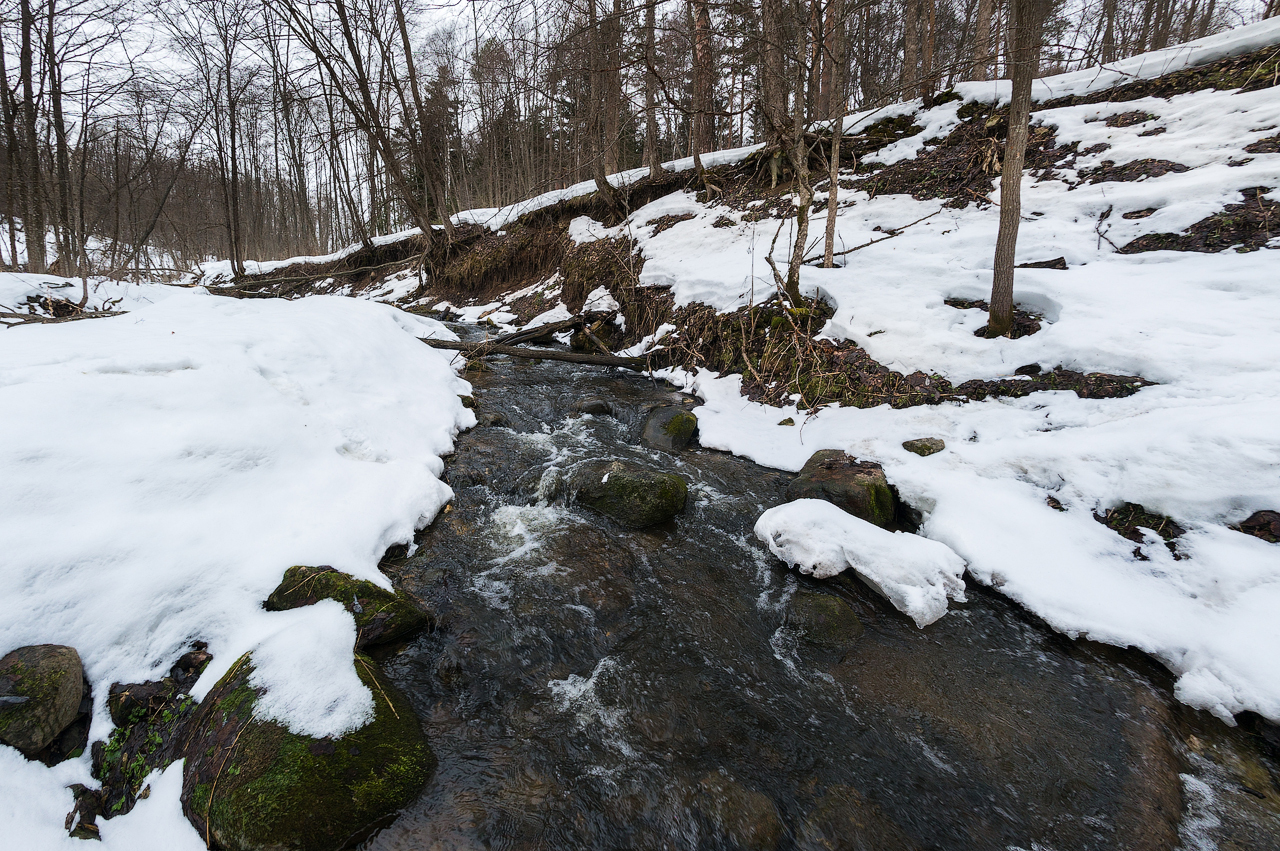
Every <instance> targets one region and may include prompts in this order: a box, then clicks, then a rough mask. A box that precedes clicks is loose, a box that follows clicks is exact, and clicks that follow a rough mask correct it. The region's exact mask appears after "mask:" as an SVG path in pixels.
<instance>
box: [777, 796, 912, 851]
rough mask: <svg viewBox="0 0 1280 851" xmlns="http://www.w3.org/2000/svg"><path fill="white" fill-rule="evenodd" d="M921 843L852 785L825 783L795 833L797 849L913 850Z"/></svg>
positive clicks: (806, 850) (824, 850)
mask: <svg viewBox="0 0 1280 851" xmlns="http://www.w3.org/2000/svg"><path fill="white" fill-rule="evenodd" d="M919 847H920V846H919V845H918V844H917V843H916V842H915V841H914V840H912V838H911V837H910V836H908V835H907V833H906V831H904V830H903V829H902V828H901V827H900V826H898V824H896V823H895V822H894V821H893V820H892V819H890V818H889V817H888V816H887V815H886V814H885V813H884V811H883V810H881V809H880V808H879V807H877V806H876V805H875V804H873V803H871V802H870V801H868V800H867V799H866V798H864V797H863V796H862V794H861V793H859V792H858V790H857V789H854V788H853V787H852V786H843V785H834V786H831V787H828V789H827V791H826V793H825V794H823V795H822V796H821V797H820V798H818V800H817V801H816V802H814V806H813V809H812V810H810V812H809V815H808V816H807V817H806V818H805V820H804V824H802V825H801V827H800V832H799V834H798V835H797V836H796V848H797V849H799V851H881V849H886V851H887V849H890V848H892V849H894V851H913V849H916V848H919Z"/></svg>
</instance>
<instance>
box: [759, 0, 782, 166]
mask: <svg viewBox="0 0 1280 851" xmlns="http://www.w3.org/2000/svg"><path fill="white" fill-rule="evenodd" d="M760 35H761V44H760V114H761V118H762V119H763V120H764V125H765V126H764V135H765V138H764V141H765V143H766V144H767V145H770V146H777V147H782V146H783V145H784V143H785V140H786V139H787V137H788V129H787V95H788V91H787V75H786V58H785V54H784V51H783V39H785V38H786V27H785V25H784V18H783V0H760Z"/></svg>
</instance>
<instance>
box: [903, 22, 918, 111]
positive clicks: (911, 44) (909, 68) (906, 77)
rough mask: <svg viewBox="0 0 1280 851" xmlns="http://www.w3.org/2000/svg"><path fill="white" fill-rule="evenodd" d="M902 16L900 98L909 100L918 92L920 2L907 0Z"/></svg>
mask: <svg viewBox="0 0 1280 851" xmlns="http://www.w3.org/2000/svg"><path fill="white" fill-rule="evenodd" d="M902 15H903V23H902V26H903V33H902V83H901V86H902V97H903V98H906V99H910V98H913V97H915V96H916V95H917V94H919V92H920V84H919V83H920V70H919V67H918V66H919V64H920V30H919V21H920V0H907V2H906V3H905V4H904V5H903V9H902Z"/></svg>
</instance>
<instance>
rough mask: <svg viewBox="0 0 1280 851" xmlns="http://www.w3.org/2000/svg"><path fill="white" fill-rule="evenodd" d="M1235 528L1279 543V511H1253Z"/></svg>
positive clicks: (1273, 542) (1270, 541)
mask: <svg viewBox="0 0 1280 851" xmlns="http://www.w3.org/2000/svg"><path fill="white" fill-rule="evenodd" d="M1235 528H1236V529H1237V530H1239V531H1241V532H1244V533H1245V534H1246V535H1253V536H1254V537H1255V538H1261V539H1262V540H1264V541H1267V542H1269V543H1272V544H1276V543H1280V511H1255V512H1253V513H1252V514H1250V515H1249V517H1248V518H1247V519H1245V520H1244V521H1243V522H1241V524H1240V525H1239V526H1237V527H1235Z"/></svg>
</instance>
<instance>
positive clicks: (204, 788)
mask: <svg viewBox="0 0 1280 851" xmlns="http://www.w3.org/2000/svg"><path fill="white" fill-rule="evenodd" d="M252 670H253V664H252V660H251V659H250V657H249V656H248V655H245V656H243V657H241V659H240V660H239V661H238V662H237V663H236V664H235V665H234V666H232V668H231V670H230V671H228V672H227V675H226V676H225V677H223V678H222V680H221V681H220V682H219V683H218V684H217V685H216V686H214V687H213V690H212V691H210V692H209V694H208V696H207V697H206V698H205V699H204V702H203V703H201V704H200V709H199V711H198V712H197V713H196V714H195V716H194V718H193V719H192V724H191V726H190V729H189V732H188V737H189V742H188V743H187V745H186V747H185V749H184V751H185V756H186V764H185V768H184V773H183V782H182V809H183V812H184V813H185V814H186V816H187V818H188V820H190V821H191V823H192V825H193V826H194V827H195V828H196V831H197V832H198V833H199V834H200V835H201V836H206V835H207V836H209V837H210V838H211V839H212V840H213V842H214V843H215V844H216V846H217V847H221V848H223V849H225V851H267V849H271V851H332V849H336V848H346V847H351V846H353V845H355V844H356V843H358V842H359V841H361V840H362V839H363V838H364V837H366V836H368V835H369V833H371V832H372V831H373V830H374V829H376V828H377V827H379V826H380V825H381V824H382V823H383V820H384V819H386V818H387V817H389V816H391V815H393V814H394V813H395V812H396V811H397V810H398V809H400V808H401V807H403V806H404V805H405V804H407V803H409V802H410V801H412V800H413V799H414V798H415V797H416V796H417V794H418V791H419V790H420V789H421V788H422V787H423V785H424V784H425V783H426V782H427V780H428V779H429V778H430V776H431V773H432V771H434V769H435V756H434V754H432V752H431V749H430V748H429V747H428V746H427V742H426V740H425V738H424V737H423V735H422V729H421V727H420V726H419V724H418V719H417V716H415V715H414V713H413V708H412V707H411V706H410V705H409V703H408V701H407V700H405V698H404V697H403V695H401V694H400V692H399V691H398V690H397V689H396V688H395V687H394V686H393V685H392V684H391V682H390V681H389V680H387V679H386V678H385V677H384V676H383V675H382V673H381V672H380V671H378V669H377V666H376V665H375V664H374V663H373V662H372V661H370V660H369V659H367V658H365V657H363V656H360V655H357V656H356V671H357V672H358V673H359V675H360V679H361V680H362V681H363V682H364V684H365V686H366V687H368V689H369V690H370V691H371V692H372V693H373V699H374V703H375V710H374V711H375V714H374V719H373V720H372V721H371V722H369V723H368V724H366V725H365V726H364V727H361V728H360V729H359V730H356V731H354V732H351V733H347V734H346V735H344V736H342V737H340V738H336V739H328V738H326V739H314V738H311V737H309V736H302V735H298V734H296V733H291V732H290V731H289V730H287V729H285V728H284V727H282V726H280V725H279V724H276V723H274V722H272V721H263V720H259V719H256V718H254V705H255V703H256V701H257V696H258V695H257V692H256V691H255V690H254V688H253V687H252V686H250V685H249V677H250V674H251V672H252Z"/></svg>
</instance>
